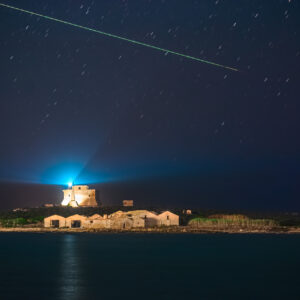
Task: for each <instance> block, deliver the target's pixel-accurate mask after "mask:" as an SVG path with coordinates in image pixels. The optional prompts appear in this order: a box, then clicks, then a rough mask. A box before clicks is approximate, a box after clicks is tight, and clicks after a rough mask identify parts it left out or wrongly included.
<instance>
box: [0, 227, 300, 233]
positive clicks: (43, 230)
mask: <svg viewBox="0 0 300 300" xmlns="http://www.w3.org/2000/svg"><path fill="white" fill-rule="evenodd" d="M1 232H25V233H26V232H29V233H63V234H64V233H99V234H101V233H150V234H151V233H162V234H165V233H167V234H186V233H190V234H212V233H215V234H218V233H224V234H300V228H286V227H281V228H276V229H270V230H259V229H256V230H246V229H199V228H191V227H187V226H179V227H171V228H143V229H141V228H139V229H138V228H137V229H129V230H126V229H124V230H120V229H86V228H76V229H72V228H44V227H0V233H1Z"/></svg>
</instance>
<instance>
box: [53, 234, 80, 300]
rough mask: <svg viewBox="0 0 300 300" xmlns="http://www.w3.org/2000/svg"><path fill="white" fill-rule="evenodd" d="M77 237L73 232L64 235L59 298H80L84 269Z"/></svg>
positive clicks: (74, 299)
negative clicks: (82, 268)
mask: <svg viewBox="0 0 300 300" xmlns="http://www.w3.org/2000/svg"><path fill="white" fill-rule="evenodd" d="M77 239H78V236H76V235H72V234H65V235H63V237H62V241H61V242H62V249H61V257H60V261H61V272H60V278H59V284H60V297H59V298H61V299H70V300H78V299H80V295H81V281H82V280H81V271H82V270H81V262H80V253H78V251H79V249H78V245H77Z"/></svg>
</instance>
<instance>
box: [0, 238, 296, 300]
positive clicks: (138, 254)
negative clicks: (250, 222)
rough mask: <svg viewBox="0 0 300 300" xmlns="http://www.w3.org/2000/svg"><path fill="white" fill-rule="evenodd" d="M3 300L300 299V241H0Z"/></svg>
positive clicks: (0, 279)
mask: <svg viewBox="0 0 300 300" xmlns="http://www.w3.org/2000/svg"><path fill="white" fill-rule="evenodd" d="M0 246H1V247H0V262H1V264H0V299H70V300H72V299H90V300H94V299H153V300H154V299H166V300H168V299H300V235H225V234H224V235H221V234H220V235H190V234H185V235H183V234H181V235H179V234H178V235H167V234H157V235H156V234H85V233H81V234H37V233H33V234H31V233H1V234H0Z"/></svg>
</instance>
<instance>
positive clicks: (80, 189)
mask: <svg viewBox="0 0 300 300" xmlns="http://www.w3.org/2000/svg"><path fill="white" fill-rule="evenodd" d="M63 193H64V199H63V201H62V203H61V205H63V206H72V207H79V206H98V204H97V201H96V191H95V190H93V189H89V187H88V186H87V185H74V186H71V187H70V188H69V189H67V190H63Z"/></svg>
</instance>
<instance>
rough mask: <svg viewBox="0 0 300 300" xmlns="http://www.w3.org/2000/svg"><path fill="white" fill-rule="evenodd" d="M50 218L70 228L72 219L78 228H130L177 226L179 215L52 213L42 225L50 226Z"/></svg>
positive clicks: (139, 211) (139, 212) (168, 212)
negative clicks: (59, 214) (65, 216)
mask: <svg viewBox="0 0 300 300" xmlns="http://www.w3.org/2000/svg"><path fill="white" fill-rule="evenodd" d="M52 220H59V227H69V228H72V222H73V221H79V222H80V228H95V229H96V228H98V229H101V228H103V229H131V228H144V227H156V226H178V225H179V216H178V215H175V214H173V213H172V212H170V211H166V212H163V213H161V214H160V215H156V214H155V213H152V212H150V211H147V210H136V211H128V212H122V211H118V212H115V213H113V214H111V215H109V216H103V217H102V216H100V215H98V214H95V215H93V216H90V217H86V216H82V215H73V216H70V217H68V218H64V217H61V216H58V215H54V216H51V217H48V218H45V219H44V226H45V227H51V221H52Z"/></svg>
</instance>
